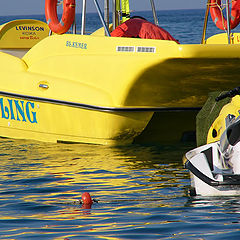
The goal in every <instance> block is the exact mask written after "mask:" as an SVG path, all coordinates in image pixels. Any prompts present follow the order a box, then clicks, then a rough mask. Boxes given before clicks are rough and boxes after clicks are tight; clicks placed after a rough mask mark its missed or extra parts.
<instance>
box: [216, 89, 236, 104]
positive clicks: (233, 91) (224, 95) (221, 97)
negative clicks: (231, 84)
mask: <svg viewBox="0 0 240 240" xmlns="http://www.w3.org/2000/svg"><path fill="white" fill-rule="evenodd" d="M236 95H240V87H236V88H234V89H232V90H230V91H228V92H225V93H222V94H221V95H220V96H218V97H216V99H215V100H216V102H218V101H220V100H222V99H224V98H227V97H230V98H233V97H235V96H236Z"/></svg>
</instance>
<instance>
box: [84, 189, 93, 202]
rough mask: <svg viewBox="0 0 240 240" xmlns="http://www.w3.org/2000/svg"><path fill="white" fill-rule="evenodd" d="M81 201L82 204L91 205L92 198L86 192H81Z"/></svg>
mask: <svg viewBox="0 0 240 240" xmlns="http://www.w3.org/2000/svg"><path fill="white" fill-rule="evenodd" d="M82 202H83V204H84V205H92V204H93V200H92V198H91V196H90V194H89V193H88V192H85V193H83V194H82Z"/></svg>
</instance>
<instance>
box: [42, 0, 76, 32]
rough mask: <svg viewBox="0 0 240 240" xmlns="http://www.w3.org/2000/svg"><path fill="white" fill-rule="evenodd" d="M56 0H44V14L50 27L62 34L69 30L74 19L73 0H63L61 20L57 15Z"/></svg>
mask: <svg viewBox="0 0 240 240" xmlns="http://www.w3.org/2000/svg"><path fill="white" fill-rule="evenodd" d="M57 4H58V0H45V16H46V20H47V24H48V26H49V27H50V29H51V30H52V31H53V32H55V33H57V34H63V33H65V32H67V31H68V30H69V28H70V27H71V25H72V24H73V22H74V19H75V0H63V14H62V19H61V21H59V20H58V15H57Z"/></svg>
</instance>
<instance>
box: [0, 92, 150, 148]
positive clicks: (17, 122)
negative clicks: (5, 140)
mask: <svg viewBox="0 0 240 240" xmlns="http://www.w3.org/2000/svg"><path fill="white" fill-rule="evenodd" d="M0 110H1V118H0V132H1V136H2V137H11V138H19V139H33V140H40V141H47V142H84V143H94V144H106V145H116V144H117V145H121V144H129V143H131V142H132V141H133V138H134V137H135V136H137V135H138V134H140V133H141V132H142V131H143V129H144V127H145V126H146V124H147V123H148V122H149V120H150V118H151V116H152V114H153V113H152V112H134V113H133V112H126V113H125V112H114V113H113V112H106V111H96V110H90V109H84V108H81V107H78V106H76V107H74V106H68V105H67V104H66V103H65V104H60V103H58V104H56V103H50V102H43V101H33V100H27V99H26V98H24V99H23V98H12V97H6V96H1V97H0Z"/></svg>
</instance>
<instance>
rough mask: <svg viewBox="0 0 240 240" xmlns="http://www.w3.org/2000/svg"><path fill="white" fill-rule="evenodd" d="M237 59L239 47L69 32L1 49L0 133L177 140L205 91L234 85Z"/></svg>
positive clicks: (103, 140)
mask: <svg viewBox="0 0 240 240" xmlns="http://www.w3.org/2000/svg"><path fill="white" fill-rule="evenodd" d="M239 58H240V48H239V45H238V46H237V45H231V46H228V45H213V44H210V45H200V44H199V45H198V44H196V45H180V44H177V43H176V42H173V41H165V40H151V39H131V38H108V37H96V36H81V35H74V34H64V35H54V36H51V37H47V38H45V39H43V40H42V41H40V42H39V43H38V44H36V45H35V46H34V47H32V48H31V49H30V50H29V51H28V53H27V54H26V55H25V56H24V57H23V58H22V59H20V58H17V57H14V56H11V55H9V54H6V53H1V52H0V71H1V79H2V80H1V87H0V94H1V95H2V110H1V111H2V118H1V120H0V127H1V132H0V135H1V136H3V137H15V138H27V139H36V140H41V141H54V142H56V141H64V142H84V143H97V144H114V145H115V144H120V145H121V144H128V143H131V142H133V141H134V139H136V141H137V140H139V142H144V143H145V142H147V141H148V140H150V139H152V140H153V141H154V142H156V139H160V141H161V142H163V141H168V140H169V141H171V140H172V141H178V140H180V139H181V138H182V135H183V133H184V132H191V131H194V130H195V115H196V114H197V111H198V110H200V108H201V107H202V105H203V103H204V102H205V100H206V99H207V95H208V92H209V91H214V90H225V89H226V88H231V86H233V87H235V86H236V85H237V84H238V81H239V79H238V76H239V74H240V70H239V68H238V65H239V62H240V60H239ZM113 63H114V64H113ZM17 101H18V103H17ZM9 104H12V110H11V106H10V105H9ZM14 104H15V105H16V104H18V105H19V106H18V108H17V107H16V106H15V105H14ZM33 105H34V109H32V108H33V107H31V106H33ZM21 107H22V110H21ZM24 107H25V108H24ZM27 107H28V108H30V109H31V111H32V114H33V113H34V114H36V118H37V120H36V121H37V122H33V123H32V122H31V121H33V120H31V119H32V118H31V111H30V110H27ZM14 109H15V110H14ZM16 109H17V110H16ZM4 111H5V112H4ZM7 111H8V112H9V114H8V113H7ZM14 111H19V112H18V114H20V112H23V113H24V114H25V121H24V119H22V120H19V121H18V120H16V119H17V112H14ZM4 114H5V115H4ZM11 114H12V115H14V118H12V115H11ZM27 114H28V115H29V119H30V120H31V121H30V120H29V121H27V119H28V116H27ZM153 114H154V115H153ZM8 115H9V116H8ZM156 115H158V116H159V117H158V121H155V120H156V118H155V116H156ZM19 116H20V115H19ZM20 117H21V116H20ZM32 117H33V115H32ZM22 118H23V117H22ZM20 119H21V118H20ZM152 123H153V125H151V124H152ZM144 129H145V130H144ZM143 130H144V131H143ZM147 130H149V131H147ZM157 130H158V131H157ZM141 132H142V135H140V133H141ZM146 132H148V133H150V134H146ZM139 135H140V136H141V137H142V138H141V137H140V136H139ZM150 135H154V136H161V137H158V138H154V137H153V138H151V136H150ZM137 136H139V138H138V137H137ZM150 141H151V140H150Z"/></svg>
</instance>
